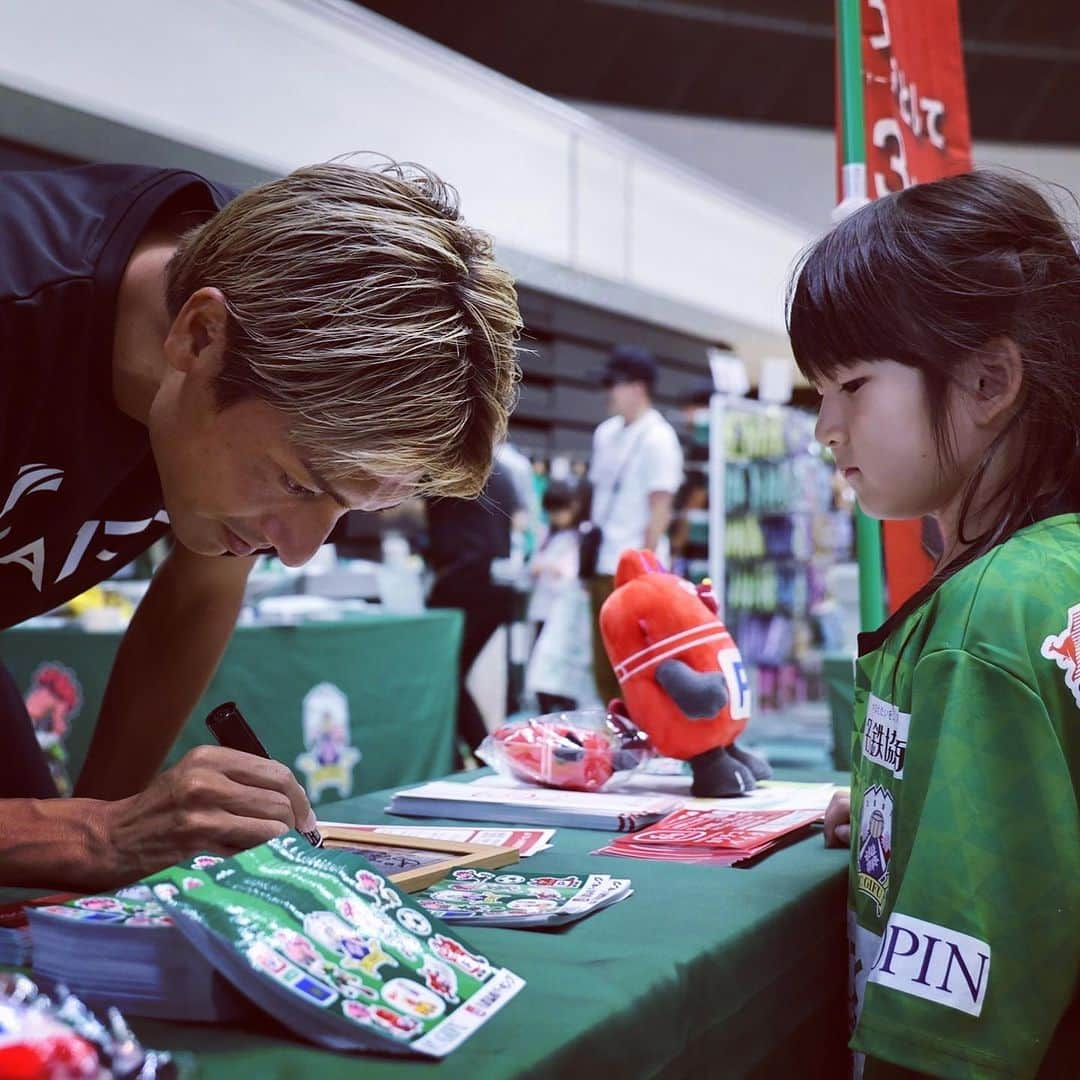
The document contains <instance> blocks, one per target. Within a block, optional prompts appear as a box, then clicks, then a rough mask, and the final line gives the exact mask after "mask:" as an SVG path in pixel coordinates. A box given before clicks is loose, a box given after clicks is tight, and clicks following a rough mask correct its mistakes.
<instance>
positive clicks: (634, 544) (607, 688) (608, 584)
mask: <svg viewBox="0 0 1080 1080" xmlns="http://www.w3.org/2000/svg"><path fill="white" fill-rule="evenodd" d="M656 378H657V365H656V358H655V357H654V356H653V354H652V353H651V352H649V350H648V349H644V348H641V347H640V346H637V345H618V346H616V347H615V348H614V349H613V350H612V352H611V355H610V356H609V357H608V361H607V364H606V366H605V367H604V370H603V372H602V374H601V381H602V382H603V384H604V385H605V386H606V387H607V388H608V406H609V410H610V412H611V413H612V414H613V415H612V416H610V417H609V418H608V419H607V420H605V421H604V422H603V423H602V424H600V426H599V427H597V429H596V431H595V432H594V433H593V450H592V463H591V465H590V468H589V480H590V481H591V483H592V488H593V495H592V509H591V513H590V524H591V527H592V528H591V533H590V534H588V535H587V536H586V539H585V541H584V542H583V565H582V576H583V577H586V578H587V580H588V586H589V596H590V599H591V601H592V611H593V625H594V633H593V665H594V669H595V674H596V685H597V689H598V690H599V692H600V696H601V698H602V699H603V700H605V701H610V700H611V698H613V697H618V696H619V684H618V681H617V680H616V678H615V673H614V672H613V671H612V670H611V664H610V663H609V661H608V658H607V653H606V652H605V651H604V641H603V638H602V637H601V635H600V628H599V622H598V619H599V613H600V607H601V606H602V605H603V603H604V601H605V600H606V599H607V598H608V596H610V595H611V590H612V588H613V586H614V580H613V579H614V574H615V567H616V565H617V564H618V561H619V556H620V555H621V554H622V552H623V551H625V550H626V549H627V548H649V549H651V550H652V551H655V552H656V554H657V556H658V558H659V559H660V561H661V562H662V563H664V564H665V565H669V564H670V558H671V553H670V548H669V545H668V539H667V530H668V526H669V525H670V524H671V509H672V504H673V501H674V498H675V492H676V491H678V490H679V485H680V484H681V483H682V479H683V456H682V449H681V447H680V446H679V437H678V435H676V434H675V429H674V428H673V427H672V426H671V425H670V424H669V423H668V422H667V421H666V420H665V419H664V418H663V417H662V416H661V415H660V413H659V412H657V411H656V409H654V408H653V404H652V396H653V391H654V389H655V387H656ZM590 541H591V543H590ZM590 548H591V550H592V551H594V552H595V565H592V566H590V565H589V563H590V562H591V559H590Z"/></svg>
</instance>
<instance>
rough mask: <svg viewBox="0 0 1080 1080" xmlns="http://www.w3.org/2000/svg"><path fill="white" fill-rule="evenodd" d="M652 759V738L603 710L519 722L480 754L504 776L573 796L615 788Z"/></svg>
mask: <svg viewBox="0 0 1080 1080" xmlns="http://www.w3.org/2000/svg"><path fill="white" fill-rule="evenodd" d="M652 756H653V749H652V747H651V746H650V744H649V739H648V736H647V735H646V734H645V733H644V732H643V731H641V730H640V729H639V728H637V727H635V726H634V725H633V724H632V723H631V722H630V721H629V720H628V719H626V717H624V716H619V715H618V714H616V713H614V712H609V711H607V710H605V709H581V710H577V711H575V712H562V713H551V714H549V715H547V716H537V717H533V718H532V719H530V720H515V721H512V722H511V723H509V724H503V726H502V727H500V728H498V729H497V730H495V731H493V732H492V733H491V734H490V735H489V736H488V737H487V738H486V739H485V740H484V741H483V743H482V744H481V746H480V748H479V750H478V751H477V757H479V758H480V759H481V760H482V761H484V762H486V763H487V764H488V765H490V766H491V767H492V768H493V769H495V771H496V772H499V773H502V774H503V775H504V776H512V777H514V778H515V779H518V780H524V781H525V782H526V783H530V784H537V785H540V786H542V787H556V788H564V789H567V790H570V791H601V790H603V789H605V788H613V787H617V786H619V784H621V783H623V782H625V780H626V779H627V777H628V776H630V774H631V773H633V772H634V771H635V770H637V769H638V768H640V767H641V766H642V765H644V764H645V762H646V761H648V760H649V759H650V758H651V757H652Z"/></svg>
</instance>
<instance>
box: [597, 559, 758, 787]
mask: <svg viewBox="0 0 1080 1080" xmlns="http://www.w3.org/2000/svg"><path fill="white" fill-rule="evenodd" d="M600 630H601V633H602V634H603V636H604V646H605V648H606V649H607V654H608V657H609V658H610V660H611V664H612V667H614V669H615V675H616V677H617V678H618V680H619V686H620V687H621V688H622V692H623V698H624V699H625V704H626V711H628V712H629V715H630V719H631V720H633V722H634V723H635V724H637V726H638V727H640V728H642V729H643V730H644V731H646V732H647V733H648V735H649V737H650V738H651V740H652V743H653V745H654V746H655V747H656V749H657V750H658V751H659V752H660V753H661V754H666V755H667V756H668V757H675V758H682V759H683V760H684V761H689V762H690V768H691V769H692V770H693V774H694V783H693V786H692V788H691V793H692V794H693V795H695V796H699V797H706V798H708V797H712V796H717V795H741V794H742V793H743V792H746V791H749V790H750V789H751V788H753V787H754V786H755V780H764V779H765V778H766V777H768V776H771V775H772V773H771V770H770V769H769V766H768V765H767V764H766V763H765V761H764V760H762V759H761V758H759V757H757V756H756V755H755V754H751V753H749V752H747V751H746V750H741V749H739V747H737V746H736V745H735V739H736V738H737V737H738V736H739V735H741V734H742V732H743V730H744V729H745V727H746V722H747V720H748V719H749V716H750V691H749V685H748V683H747V678H746V672H745V668H744V666H743V662H742V657H741V656H740V655H739V650H738V649H737V648H736V646H735V641H734V639H733V638H732V636H731V634H729V633H728V631H727V627H725V626H724V624H723V623H722V622H721V621H720V619H719V618H718V617H717V609H716V601H715V599H714V598H713V595H712V589H711V588H710V587H709V586H707V585H705V586H699V587H698V588H697V589H695V588H694V586H693V585H691V584H690V583H689V582H687V581H683V580H682V578H678V577H676V576H675V575H674V574H669V573H668V572H667V571H665V570H664V568H663V567H662V566H661V565H660V563H659V562H658V561H657V559H656V556H655V555H654V554H653V553H652V552H651V551H624V552H623V554H622V556H621V558H620V559H619V567H618V570H617V572H616V574H615V591H614V592H613V593H612V594H611V596H609V597H608V598H607V600H606V601H605V602H604V606H603V607H602V608H601V610H600ZM619 704H621V703H617V702H616V703H613V704H612V706H610V708H611V710H612V711H613V712H614V711H616V709H617V706H618V705H619Z"/></svg>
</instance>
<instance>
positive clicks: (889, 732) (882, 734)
mask: <svg viewBox="0 0 1080 1080" xmlns="http://www.w3.org/2000/svg"><path fill="white" fill-rule="evenodd" d="M910 726H911V713H905V712H901V711H900V710H899V709H898V708H897V707H896V706H895V705H892V704H890V703H889V702H888V701H882V700H881V698H879V697H877V696H876V695H874V694H871V695H870V700H869V701H868V702H867V703H866V723H865V725H864V726H863V739H862V754H863V757H864V758H865V759H866V760H867V761H873V762H876V763H877V764H878V765H883V766H884V767H885V768H886V769H888V770H889V772H891V773H892V774H893V776H895V777H896V778H897V780H903V778H904V758H905V757H906V756H907V744H908V728H909V727H910Z"/></svg>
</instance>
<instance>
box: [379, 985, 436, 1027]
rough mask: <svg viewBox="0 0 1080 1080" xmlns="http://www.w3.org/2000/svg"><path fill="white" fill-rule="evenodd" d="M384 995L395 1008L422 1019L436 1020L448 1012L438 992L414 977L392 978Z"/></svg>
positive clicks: (383, 990) (384, 989)
mask: <svg viewBox="0 0 1080 1080" xmlns="http://www.w3.org/2000/svg"><path fill="white" fill-rule="evenodd" d="M382 996H383V997H384V998H385V999H386V1000H387V1001H388V1002H389V1003H390V1004H391V1005H393V1006H394V1007H395V1008H397V1009H400V1010H401V1011H402V1012H404V1013H407V1014H408V1015H409V1016H415V1017H418V1018H419V1019H420V1020H434V1019H436V1018H437V1017H439V1016H442V1014H443V1013H444V1012H446V1004H445V1002H444V1001H443V999H442V998H441V997H439V995H438V994H436V993H433V992H432V991H431V990H429V989H428V988H427V987H426V986H421V985H420V983H418V982H413V981H412V979H390V980H389V981H388V982H387V983H386V985H385V986H384V987H383V989H382Z"/></svg>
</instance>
